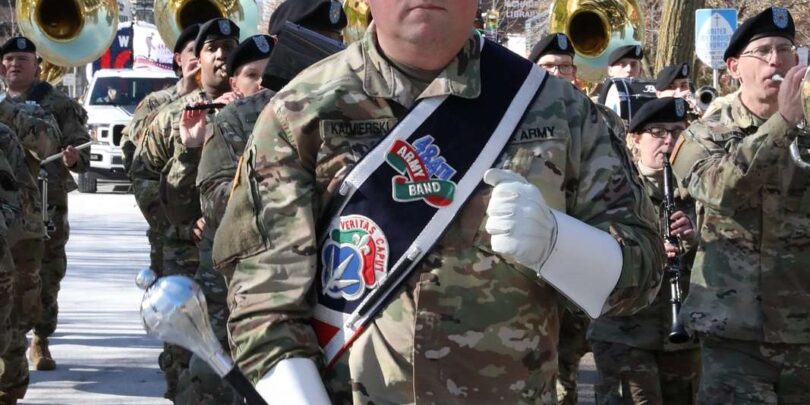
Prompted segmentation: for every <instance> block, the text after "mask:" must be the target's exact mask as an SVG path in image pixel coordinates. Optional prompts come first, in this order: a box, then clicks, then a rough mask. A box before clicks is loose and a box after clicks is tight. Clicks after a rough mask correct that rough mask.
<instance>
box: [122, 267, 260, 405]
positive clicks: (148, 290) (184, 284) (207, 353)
mask: <svg viewBox="0 0 810 405" xmlns="http://www.w3.org/2000/svg"><path fill="white" fill-rule="evenodd" d="M135 284H136V285H137V286H138V287H139V288H140V289H142V290H144V291H145V292H144V294H143V301H141V319H143V326H144V329H146V332H147V333H148V334H150V335H152V336H155V337H157V338H158V339H160V340H162V341H164V342H168V343H172V344H176V345H178V346H182V347H184V348H186V349H188V350H190V351H192V352H193V353H194V354H196V355H197V356H199V357H200V358H202V359H203V360H205V362H206V363H208V364H209V365H210V366H211V368H213V369H214V371H215V372H216V373H217V375H219V376H220V377H222V378H223V379H224V380H225V381H227V382H228V383H229V384H231V386H232V387H233V388H234V389H235V390H236V391H237V392H239V394H241V395H242V396H243V397H244V398H245V400H246V401H247V403H248V404H249V405H267V402H265V401H264V399H262V397H261V395H259V393H258V392H257V391H256V388H254V387H253V385H252V384H251V383H250V381H248V379H247V378H245V376H244V374H242V373H241V372H240V371H239V369H238V368H237V367H236V366H234V364H233V360H231V357H230V356H228V354H227V353H225V350H223V349H222V346H221V345H220V344H219V341H218V340H217V338H216V336H215V335H214V331H213V329H212V328H211V323H210V322H209V321H208V308H207V306H206V303H205V295H203V292H202V290H201V289H200V286H199V285H197V283H195V282H194V280H192V279H191V278H189V277H185V276H166V277H161V278H157V275H156V274H155V272H154V271H152V270H151V269H144V270H141V271H140V272H139V273H138V276H137V277H136V278H135Z"/></svg>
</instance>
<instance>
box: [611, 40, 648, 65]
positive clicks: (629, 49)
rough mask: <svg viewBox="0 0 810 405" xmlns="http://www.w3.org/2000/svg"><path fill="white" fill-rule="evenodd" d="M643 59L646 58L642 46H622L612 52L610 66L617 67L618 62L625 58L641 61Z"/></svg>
mask: <svg viewBox="0 0 810 405" xmlns="http://www.w3.org/2000/svg"><path fill="white" fill-rule="evenodd" d="M643 57H644V49H643V48H642V47H641V45H624V46H620V47H618V48H616V49H614V50H613V52H611V53H610V55H608V66H610V65H615V64H616V62H618V61H620V60H622V59H624V58H630V59H638V60H641V58H643Z"/></svg>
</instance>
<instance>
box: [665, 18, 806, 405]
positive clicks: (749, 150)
mask: <svg viewBox="0 0 810 405" xmlns="http://www.w3.org/2000/svg"><path fill="white" fill-rule="evenodd" d="M794 40H795V26H794V24H793V18H792V17H791V15H790V13H789V12H788V10H787V9H784V8H781V7H770V8H767V9H765V10H764V11H762V12H761V13H759V14H756V15H754V16H752V17H750V18H749V19H747V20H746V21H745V22H743V23H742V24H741V25H740V26H739V27H738V28H737V30H736V31H735V32H734V34H733V35H732V37H731V40H730V42H729V45H728V47H727V48H726V50H725V52H724V55H723V57H724V58H725V61H726V67H727V68H728V71H729V72H730V73H731V75H732V76H733V77H734V78H735V79H738V80H739V81H740V82H741V87H740V92H739V93H738V94H736V95H735V96H733V97H732V98H731V99H730V100H728V101H730V102H728V103H722V104H721V105H719V106H718V108H716V109H715V108H713V111H711V112H710V113H707V114H706V115H704V117H703V118H702V119H700V120H698V121H696V122H694V123H692V125H690V126H689V128H688V129H687V130H686V132H685V133H684V134H683V136H682V137H681V140H680V141H679V142H678V144H677V146H676V147H675V151H674V152H673V158H672V167H673V169H674V171H675V175H676V177H678V178H679V179H680V185H681V187H683V188H684V189H685V190H686V191H687V192H688V194H689V196H690V197H691V198H693V199H694V200H695V201H696V202H697V213H698V218H697V224H698V228H699V234H700V249H699V250H698V252H697V256H696V259H695V264H694V267H693V269H692V278H691V285H690V291H689V297H687V299H686V302H685V303H684V306H683V308H682V309H681V314H682V316H685V319H686V320H687V321H688V322H689V324H690V326H691V328H692V329H693V330H694V331H696V332H697V334H698V335H699V337H700V343H701V356H702V364H703V370H702V376H701V382H700V392H699V394H698V398H699V401H700V402H701V403H779V404H807V403H810V250H808V249H807V244H808V235H810V211H808V209H810V204H808V201H810V172H808V170H807V169H806V168H802V167H801V166H800V165H797V163H796V161H794V159H793V158H792V157H791V153H790V145H791V143H792V142H793V141H795V140H798V141H797V142H798V143H799V144H801V145H802V148H806V147H807V140H808V132H807V130H806V129H800V128H798V127H797V125H799V126H802V127H803V125H802V124H803V105H802V102H801V92H802V90H801V86H800V83H801V81H802V78H803V76H804V73H805V70H806V67H805V66H801V65H798V57H797V54H796V52H795V48H794ZM776 74H778V75H780V76H781V77H783V78H784V80H782V81H780V80H779V79H778V78H776V77H774V75H776Z"/></svg>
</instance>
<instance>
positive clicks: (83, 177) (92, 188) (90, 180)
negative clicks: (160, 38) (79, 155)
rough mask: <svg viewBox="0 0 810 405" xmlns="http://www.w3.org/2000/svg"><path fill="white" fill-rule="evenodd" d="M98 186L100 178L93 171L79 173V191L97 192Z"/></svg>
mask: <svg viewBox="0 0 810 405" xmlns="http://www.w3.org/2000/svg"><path fill="white" fill-rule="evenodd" d="M97 188H98V179H96V176H95V175H93V173H80V174H79V192H80V193H95V192H96V189H97Z"/></svg>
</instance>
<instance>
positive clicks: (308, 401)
mask: <svg viewBox="0 0 810 405" xmlns="http://www.w3.org/2000/svg"><path fill="white" fill-rule="evenodd" d="M256 391H258V392H259V395H261V396H262V398H264V400H265V401H266V402H267V403H268V404H269V405H282V404H283V405H298V404H300V405H329V404H331V401H329V395H328V394H327V393H326V388H324V386H323V381H322V380H321V375H320V373H318V367H317V366H316V365H315V362H314V361H312V360H310V359H307V358H302V357H299V358H290V359H284V360H281V361H279V362H278V363H277V364H276V366H275V367H273V368H272V369H270V371H268V372H267V374H265V375H264V377H262V379H261V380H259V382H258V384H256Z"/></svg>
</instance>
